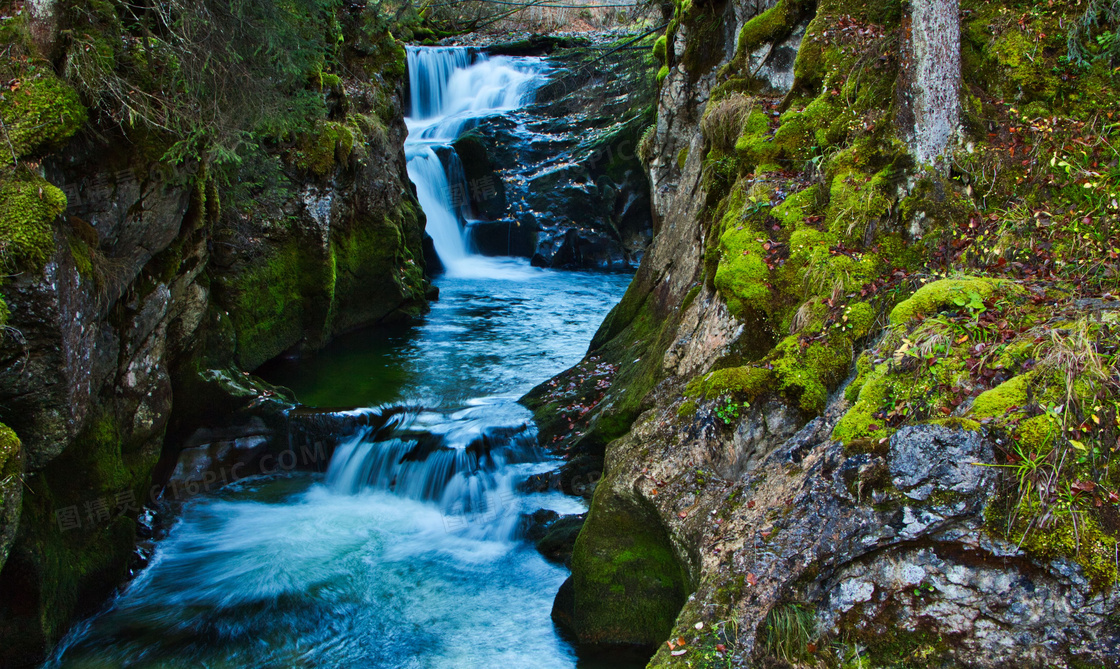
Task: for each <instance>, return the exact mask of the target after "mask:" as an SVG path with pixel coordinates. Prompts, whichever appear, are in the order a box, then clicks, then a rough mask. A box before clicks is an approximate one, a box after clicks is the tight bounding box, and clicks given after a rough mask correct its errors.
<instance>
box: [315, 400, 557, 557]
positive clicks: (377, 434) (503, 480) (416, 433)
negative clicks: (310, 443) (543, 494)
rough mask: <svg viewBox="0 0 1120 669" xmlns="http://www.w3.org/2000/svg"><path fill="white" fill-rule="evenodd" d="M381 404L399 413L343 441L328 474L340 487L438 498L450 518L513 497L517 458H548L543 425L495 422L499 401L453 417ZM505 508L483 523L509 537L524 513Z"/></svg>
mask: <svg viewBox="0 0 1120 669" xmlns="http://www.w3.org/2000/svg"><path fill="white" fill-rule="evenodd" d="M373 411H374V412H375V413H390V414H391V418H392V420H387V421H377V420H375V421H374V423H380V424H381V425H382V427H381V428H380V429H378V428H376V427H373V426H369V427H362V428H360V429H358V430H356V431H355V432H354V433H353V434H352V435H351V436H350V438H349V439H346V440H344V441H343V442H342V443H340V444H339V446H338V448H337V449H336V450H335V452H334V455H333V456H332V457H331V461H330V466H329V468H328V469H327V477H326V483H327V485H328V486H329V487H330V488H331V489H333V490H334V491H335V492H338V493H343V494H357V493H361V492H363V491H367V490H370V491H382V492H388V493H392V494H394V495H397V496H399V497H405V498H408V499H413V500H417V501H424V502H435V503H437V504H438V506H439V507H440V509H441V511H442V512H443V513H444V514H445V515H446V517H448V518H456V517H457V518H472V517H477V516H479V515H485V514H494V513H495V512H497V511H500V510H503V509H505V507H506V506H508V505H510V504H511V503H513V501H514V499H515V496H516V493H515V485H516V482H517V480H519V477H521V478H524V477H523V473H522V472H518V471H517V470H516V469H514V468H511V465H516V464H521V463H536V462H540V461H541V460H542V459H543V455H544V454H543V452H542V451H541V449H540V448H539V446H538V445H537V438H536V430H535V428H533V427H532V426H531V425H529V424H528V423H520V424H517V425H513V426H497V425H493V424H490V423H489V420H488V417H489V414H491V413H493V407H487V406H485V405H483V406H480V407H476V408H474V409H468V410H466V411H465V412H462V413H461V414H460V415H458V416H456V417H455V418H456V420H455V421H454V422H452V423H447V422H445V419H444V418H442V417H439V416H438V415H437V414H432V413H429V414H427V415H424V414H423V413H418V412H416V410H415V409H407V408H403V407H382V408H379V409H376V410H373ZM484 417H486V418H484ZM501 515H505V516H507V522H504V523H500V524H499V525H498V526H497V527H492V528H483V530H484V531H485V532H486V533H487V534H489V535H492V536H495V537H497V538H503V539H505V538H508V537H509V535H510V533H511V532H512V531H513V530H514V529H515V525H516V523H514V522H513V521H515V520H516V518H515V516H516V515H517V514H512V515H511V514H501Z"/></svg>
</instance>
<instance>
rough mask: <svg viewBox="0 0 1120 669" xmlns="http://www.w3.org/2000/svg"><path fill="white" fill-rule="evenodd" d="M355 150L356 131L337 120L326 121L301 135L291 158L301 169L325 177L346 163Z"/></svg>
mask: <svg viewBox="0 0 1120 669" xmlns="http://www.w3.org/2000/svg"><path fill="white" fill-rule="evenodd" d="M353 150H354V131H353V130H352V129H351V128H350V127H349V126H347V125H344V124H342V123H338V122H337V121H326V122H323V123H320V124H319V125H318V126H316V127H315V129H314V130H312V131H311V132H309V133H306V134H304V135H303V136H301V137H300V139H299V142H298V143H297V148H296V149H295V151H293V152H292V153H291V155H290V160H291V162H292V164H293V165H295V166H296V167H298V168H299V169H302V170H306V171H308V172H310V173H312V174H314V175H315V176H317V177H325V176H327V175H328V174H330V173H331V172H332V171H333V170H334V169H335V166H336V165H338V164H340V163H345V162H346V161H347V160H348V159H349V158H350V153H351V152H352V151H353Z"/></svg>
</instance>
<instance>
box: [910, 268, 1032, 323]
mask: <svg viewBox="0 0 1120 669" xmlns="http://www.w3.org/2000/svg"><path fill="white" fill-rule="evenodd" d="M1000 289H1004V290H1016V289H1017V290H1022V289H1021V288H1017V287H1015V285H1014V284H1012V283H1011V282H1009V281H1003V280H1000V279H988V278H983V277H960V278H954V279H941V280H940V281H934V282H933V283H928V284H926V285H924V286H922V287H921V288H919V289H918V291H917V292H916V293H914V294H913V295H912V296H910V299H908V300H905V301H904V302H900V303H899V304H898V305H896V306H895V308H894V309H893V310H892V311H891V315H890V321H891V324H892V325H901V324H903V323H908V322H910V321H912V320H914V319H915V318H917V317H919V316H928V315H930V314H935V313H937V312H938V311H940V310H941V309H943V308H946V307H949V306H950V305H955V300H958V299H961V298H969V296H971V295H973V294H975V295H977V296H979V297H980V299H981V300H986V299H988V298H989V297H991V296H992V295H993V294H995V293H996V292H997V291H998V290H1000Z"/></svg>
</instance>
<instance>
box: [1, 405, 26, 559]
mask: <svg viewBox="0 0 1120 669" xmlns="http://www.w3.org/2000/svg"><path fill="white" fill-rule="evenodd" d="M21 474H23V462H22V445H21V444H20V441H19V437H17V436H16V433H15V431H14V430H12V429H11V428H10V427H8V426H7V425H4V424H3V423H0V568H3V566H4V562H5V561H6V560H7V559H8V549H9V548H11V545H12V541H13V540H14V539H15V537H16V529H17V528H18V527H19V514H20V502H21V501H22V499H23V481H22V480H21V479H20V476H21Z"/></svg>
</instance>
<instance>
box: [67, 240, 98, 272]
mask: <svg viewBox="0 0 1120 669" xmlns="http://www.w3.org/2000/svg"><path fill="white" fill-rule="evenodd" d="M69 247H70V257H71V258H73V260H74V267H76V268H77V270H78V274H81V275H82V276H83V277H84V278H87V279H92V278H93V257H92V256H91V255H90V250H89V246H87V245H86V243H85V242H84V241H82V240H80V239H71V240H70V241H69Z"/></svg>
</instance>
